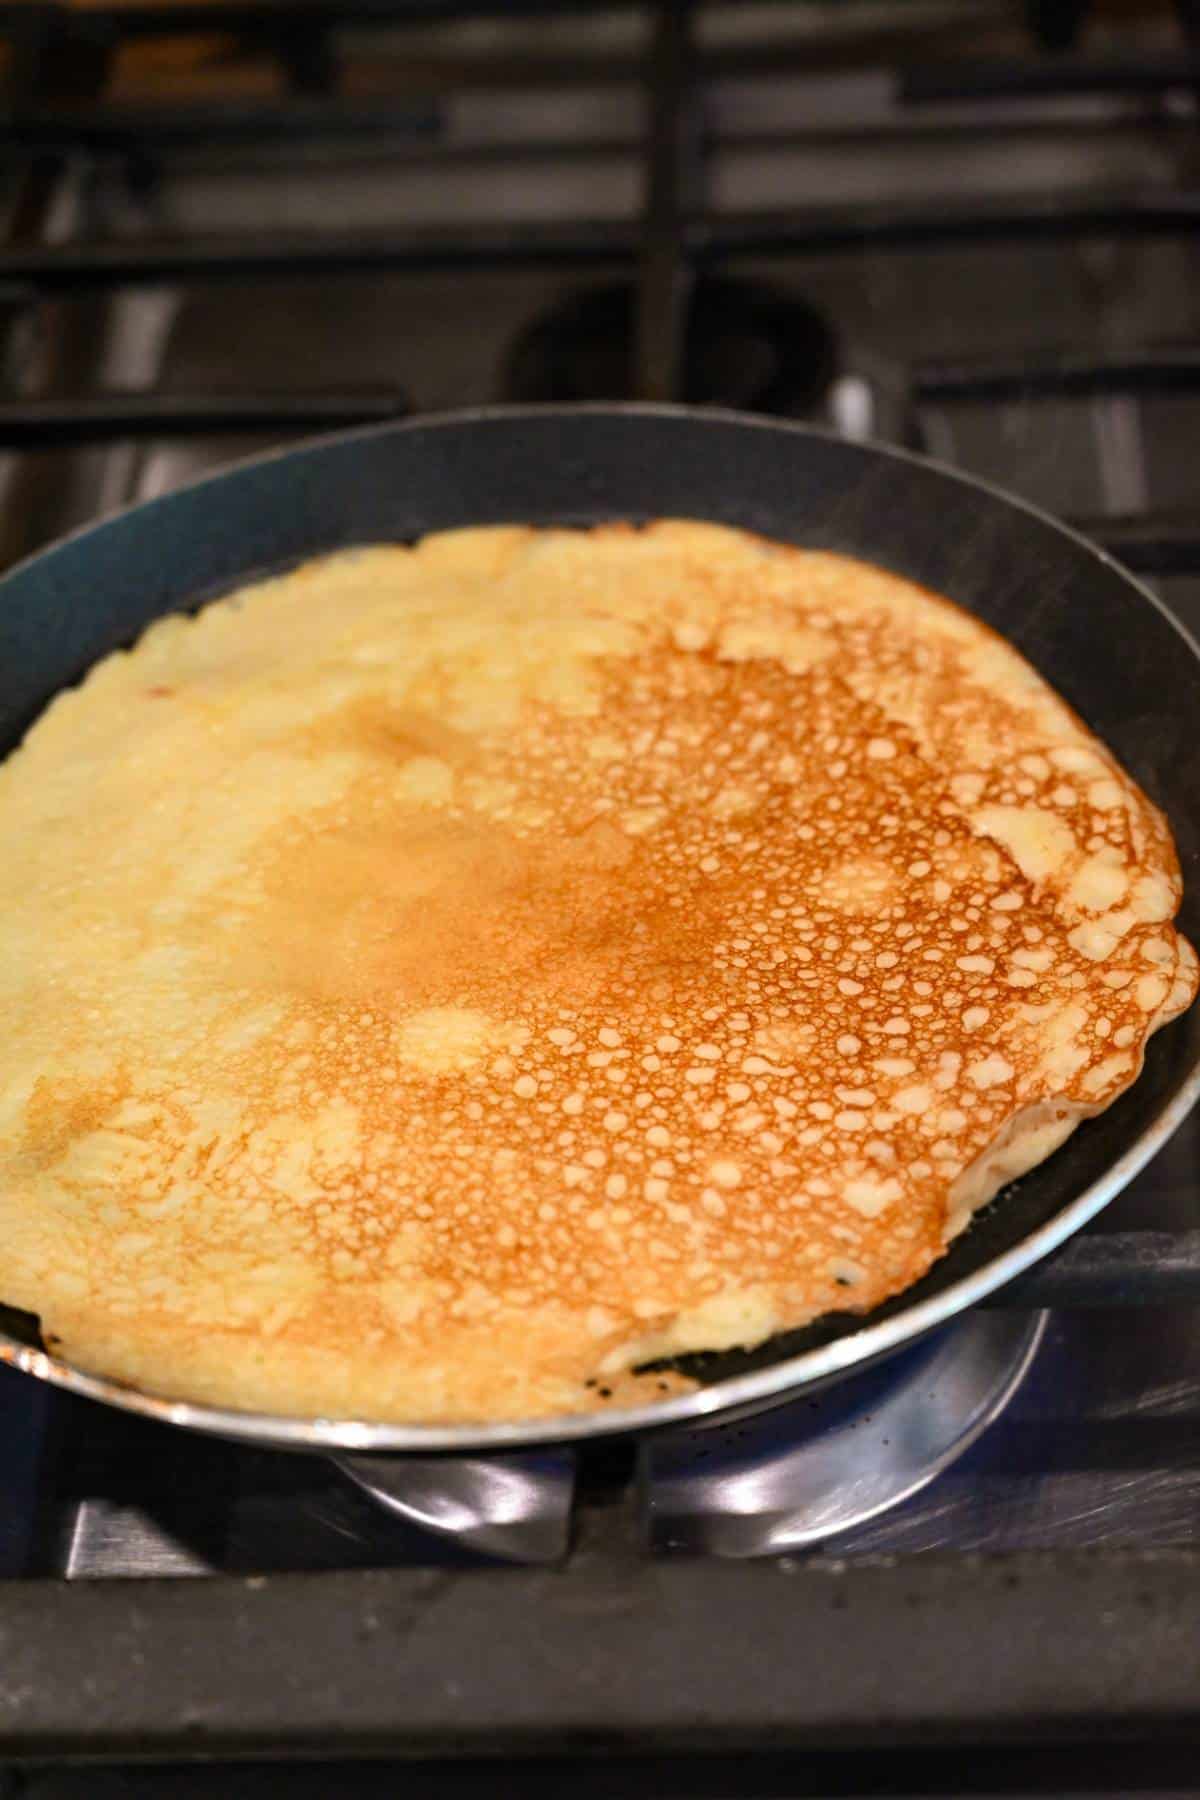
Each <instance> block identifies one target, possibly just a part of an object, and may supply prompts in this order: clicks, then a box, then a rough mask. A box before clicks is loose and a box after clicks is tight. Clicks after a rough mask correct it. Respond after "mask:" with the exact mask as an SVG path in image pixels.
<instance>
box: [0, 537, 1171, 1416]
mask: <svg viewBox="0 0 1200 1800" xmlns="http://www.w3.org/2000/svg"><path fill="white" fill-rule="evenodd" d="M0 845H2V855H0V1000H2V1006H3V1015H4V1019H5V1032H4V1036H3V1039H2V1040H0V1297H2V1298H3V1299H4V1300H5V1301H6V1302H8V1303H9V1304H11V1305H14V1306H17V1307H20V1308H24V1309H27V1310H29V1311H32V1312H35V1313H37V1314H38V1315H39V1316H40V1319H41V1322H42V1328H43V1333H44V1336H45V1339H46V1342H47V1344H48V1345H50V1346H51V1347H53V1348H54V1349H55V1350H57V1351H58V1352H60V1353H61V1354H62V1355H64V1356H65V1357H67V1358H69V1359H70V1360H71V1361H73V1362H74V1363H76V1364H78V1365H80V1366H82V1367H84V1368H86V1369H90V1370H95V1371H100V1372H102V1373H104V1374H106V1375H109V1376H112V1377H116V1378H119V1379H121V1380H124V1381H126V1382H130V1383H134V1384H136V1385H138V1386H139V1387H142V1388H145V1389H147V1390H150V1391H153V1392H155V1393H159V1394H164V1395H170V1396H179V1397H184V1398H188V1399H191V1400H194V1401H206V1402H216V1403H220V1404H222V1405H225V1406H231V1407H238V1408H249V1409H261V1410H264V1411H269V1412H274V1413H281V1414H292V1415H323V1416H330V1415H342V1416H358V1417H362V1418H367V1419H374V1420H405V1421H412V1422H433V1421H441V1422H453V1421H472V1422H490V1421H497V1420H519V1419H533V1418H536V1417H541V1416H545V1415H549V1414H556V1413H567V1412H573V1411H576V1412H577V1411H581V1410H588V1409H598V1408H603V1407H611V1406H614V1405H618V1404H625V1403H633V1402H639V1401H643V1400H647V1399H654V1398H656V1397H660V1396H662V1395H663V1394H666V1393H670V1392H676V1391H678V1390H679V1389H680V1388H681V1387H683V1386H686V1381H685V1378H684V1377H683V1376H681V1375H679V1374H677V1373H669V1372H668V1373H663V1372H662V1371H661V1370H655V1369H651V1370H649V1371H648V1372H647V1371H646V1370H645V1365H646V1364H647V1363H653V1362H655V1361H656V1360H658V1359H666V1358H670V1357H672V1356H675V1355H677V1354H678V1353H680V1352H685V1351H692V1350H698V1349H719V1348H722V1347H728V1346H732V1345H752V1344H755V1343H757V1342H759V1341H761V1340H763V1339H765V1338H766V1337H768V1336H769V1335H771V1334H772V1333H775V1332H778V1331H781V1330H783V1329H785V1328H789V1327H793V1326H798V1325H800V1324H802V1323H804V1322H806V1321H809V1320H813V1319H815V1318H817V1317H819V1316H820V1315H823V1314H826V1313H828V1312H830V1311H833V1310H844V1309H853V1310H857V1311H865V1310H867V1309H869V1308H871V1307H874V1306H876V1305H877V1304H878V1303H879V1302H881V1301H882V1300H884V1299H885V1298H886V1297H888V1296H889V1295H892V1294H895V1293H897V1292H898V1291H900V1290H902V1289H904V1288H905V1287H907V1286H908V1285H909V1284H910V1283H912V1282H914V1281H915V1280H916V1279H917V1278H918V1277H919V1276H920V1275H922V1274H923V1273H924V1271H925V1270H926V1269H928V1268H929V1266H930V1264H931V1263H932V1262H933V1261H934V1259H935V1258H937V1257H938V1256H940V1255H941V1254H942V1252H943V1251H944V1250H945V1248H946V1246H947V1243H948V1242H949V1240H950V1239H951V1237H952V1236H953V1234H954V1233H955V1232H957V1231H959V1230H961V1229H962V1228H963V1227H964V1225H966V1224H967V1222H968V1221H969V1219H970V1216H971V1214H972V1212H973V1211H974V1209H976V1208H977V1207H978V1206H980V1205H981V1204H982V1203H983V1202H985V1201H986V1200H988V1199H989V1198H990V1197H991V1196H992V1195H993V1194H994V1193H995V1192H996V1190H997V1189H998V1188H999V1187H1000V1186H1001V1185H1002V1184H1003V1183H1004V1182H1005V1181H1007V1180H1008V1179H1010V1178H1011V1177H1013V1176H1015V1175H1017V1174H1020V1173H1021V1172H1022V1171H1023V1170H1025V1169H1028V1168H1029V1167H1031V1166H1032V1165H1033V1164H1034V1163H1036V1162H1038V1161H1040V1160H1041V1159H1042V1158H1044V1157H1046V1156H1048V1155H1049V1154H1050V1153H1051V1152H1052V1151H1053V1150H1054V1149H1055V1148H1056V1147H1057V1146H1058V1145H1059V1144H1061V1143H1062V1141H1063V1140H1064V1138H1065V1137H1066V1136H1067V1135H1068V1133H1069V1132H1070V1131H1072V1130H1073V1129H1074V1128H1075V1126H1076V1125H1077V1123H1078V1122H1079V1121H1080V1120H1081V1119H1083V1118H1085V1117H1086V1116H1087V1115H1088V1114H1091V1113H1095V1112H1098V1111H1099V1110H1100V1109H1101V1108H1103V1107H1105V1106H1107V1105H1108V1104H1109V1103H1110V1102H1111V1101H1112V1100H1113V1099H1115V1098H1116V1096H1117V1095H1118V1094H1120V1093H1121V1092H1122V1091H1123V1090H1124V1089H1125V1088H1126V1087H1127V1086H1128V1085H1129V1084H1130V1082H1132V1081H1133V1080H1134V1079H1135V1077H1136V1076H1137V1074H1138V1071H1139V1069H1140V1066H1141V1062H1142V1056H1143V1051H1144V1047H1145V1044H1146V1040H1147V1038H1148V1037H1149V1035H1150V1034H1151V1032H1153V1031H1154V1030H1156V1029H1157V1028H1158V1027H1159V1026H1160V1025H1162V1024H1163V1023H1164V1022H1165V1021H1167V1020H1168V1019H1170V1018H1172V1017H1173V1016H1174V1015H1175V1014H1176V1013H1178V1012H1179V1011H1180V1010H1181V1009H1182V1008H1183V1007H1185V1006H1186V1005H1187V1004H1188V1003H1189V1002H1190V1000H1191V999H1192V997H1193V995H1194V993H1195V989H1196V959H1195V957H1194V955H1193V953H1192V951H1191V949H1190V948H1189V947H1188V945H1187V944H1186V943H1185V942H1184V941H1183V940H1182V939H1181V938H1180V937H1179V936H1178V935H1177V934H1176V932H1175V931H1174V929H1173V928H1172V924H1171V920H1172V917H1173V915H1174V914H1175V911H1176V909H1177V907H1178V904H1179V899H1180V878H1179V872H1178V867H1177V863H1176V859H1175V854H1174V850H1173V847H1172V843H1171V838H1170V834H1169V831H1168V828H1167V824H1166V822H1165V820H1164V819H1163V818H1162V816H1161V815H1160V814H1159V813H1158V812H1157V811H1156V810H1155V808H1154V807H1153V806H1152V805H1151V804H1150V803H1149V801H1148V800H1147V799H1146V798H1145V797H1144V796H1143V795H1142V794H1141V793H1140V791H1139V790H1138V788H1137V787H1136V786H1135V785H1134V783H1133V782H1132V781H1131V779H1130V778H1129V777H1128V776H1127V775H1126V774H1125V773H1124V772H1123V771H1122V769H1121V768H1120V767H1119V766H1118V764H1117V763H1116V762H1115V760H1114V759H1113V757H1112V756H1111V755H1110V754H1109V753H1108V751H1107V750H1105V748H1104V747H1103V746H1102V745H1101V744H1100V743H1098V742H1097V741H1096V739H1095V738H1094V737H1092V736H1091V735H1090V733H1089V732H1088V731H1087V730H1086V729H1085V728H1084V726H1083V725H1082V724H1081V723H1080V721H1079V720H1078V718H1076V717H1075V715H1074V714H1073V713H1072V712H1071V711H1070V710H1069V709H1068V708H1067V706H1066V705H1065V704H1063V702H1062V701H1060V700H1059V699H1058V698H1057V697H1056V696H1055V695H1054V694H1053V693H1052V692H1051V691H1050V689H1049V688H1047V687H1046V685H1045V684H1044V683H1043V682H1042V681H1041V680H1040V678H1039V677H1038V676H1037V675H1036V674H1035V673H1034V672H1033V670H1032V669H1031V668H1029V666H1028V665H1027V664H1026V663H1025V662H1024V661H1023V660H1022V659H1021V658H1020V656H1018V655H1017V653H1016V652H1015V651H1014V650H1012V649H1011V648H1010V647H1009V646H1008V645H1007V644H1005V643H1004V642H1002V641H1001V640H1000V639H999V638H997V637H996V636H995V635H994V634H993V633H992V632H990V631H989V630H988V629H986V628H985V627H984V626H983V625H981V624H980V623H979V622H978V621H977V620H975V619H974V618H971V617H970V616H968V615H967V614H966V613H964V612H961V611H959V610H958V609H956V608H955V607H954V606H952V605H951V604H949V603H948V602H946V601H944V600H941V599H939V598H936V597H934V596H933V595H931V594H928V593H925V592H923V591H921V590H920V589H918V588H916V587H914V586H912V585H910V584H909V583H907V582H905V581H902V580H900V579H898V578H896V577H894V576H892V575H890V574H886V573H884V572H883V571H882V570H879V569H876V568H872V567H869V566H866V565H864V564H861V563H857V562H854V561H850V560H847V559H845V558H842V557H838V556H832V555H825V554H817V553H813V552H807V551H802V550H795V549H789V548H784V547H782V546H779V545H775V544H771V543H767V542H765V541H763V540H761V539H757V538H754V537H752V536H749V535H746V534H743V533H740V532H736V531H732V530H727V529H723V528H718V527H715V526H711V525H706V524H700V523H694V522H671V521H665V522H661V523H658V524H655V525H652V526H649V527H647V528H645V529H640V530H635V529H632V528H628V527H620V526H611V527H605V528H602V529H596V530H592V531H587V532H575V531H566V530H554V531H537V530H532V529H523V528H517V527H513V528H501V529H486V530H467V531H460V532H453V533H449V534H444V535H439V536H434V537H430V538H427V539H425V540H424V541H423V542H421V543H420V544H418V545H416V546H415V547H414V548H403V547H396V546H392V545H386V546H378V547H366V548H363V549H359V550H354V551H350V552H346V553H343V554H339V555H335V556H331V557H328V558H325V559H323V560H320V561H317V562H313V563H310V564H308V565H307V566H305V567H303V568H301V569H299V570H297V571H295V572H294V573H291V574H288V575H286V576H283V577H281V578H278V579H275V580H270V581H265V582H262V583H259V584H258V585H256V586H253V587H250V588H246V589H244V590H243V591H242V592H240V593H239V594H237V595H235V596H234V597H232V598H231V599H228V600H225V601H222V602H220V603H217V604H214V605H210V606H207V607H206V608H205V609H204V610H203V611H202V612H200V613H199V614H198V616H196V617H194V618H182V617H172V618H168V619H164V620H162V621H160V622H159V623H157V624H155V625H154V626H152V627H151V628H150V629H149V630H148V631H147V632H146V634H145V636H144V637H143V638H142V639H141V640H140V642H139V643H138V644H137V645H136V647H135V648H134V649H133V650H132V651H130V652H128V653H122V654H118V655H114V656H111V657H109V658H108V659H107V660H106V661H104V662H102V663H101V664H99V665H98V666H97V667H96V668H95V669H93V670H92V672H91V673H90V674H89V675H88V677H87V679H86V680H85V681H84V682H83V683H82V685H81V686H80V687H79V688H78V689H76V690H74V691H72V692H69V693H66V694H63V695H61V696H60V697H59V698H58V699H57V700H56V701H55V702H54V704H53V705H52V706H51V707H50V708H49V710H48V711H47V712H46V714H45V715H44V716H43V718H42V719H41V720H40V721H39V723H38V724H37V725H36V726H35V727H34V729H33V730H32V731H31V733H30V735H29V737H28V739H27V740H26V742H25V744H24V745H23V747H22V748H21V749H20V750H19V751H18V752H17V753H16V754H15V755H14V756H12V757H11V758H10V759H9V761H8V762H7V764H6V765H5V766H4V767H3V769H2V770H0Z"/></svg>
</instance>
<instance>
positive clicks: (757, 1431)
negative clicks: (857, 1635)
mask: <svg viewBox="0 0 1200 1800" xmlns="http://www.w3.org/2000/svg"><path fill="white" fill-rule="evenodd" d="M1045 1321H1046V1314H1045V1313H1023V1312H1016V1313H1009V1312H982V1311H981V1312H976V1313H973V1314H972V1315H971V1316H970V1317H969V1318H967V1319H964V1320H962V1321H961V1322H960V1323H958V1324H956V1325H950V1326H947V1327H946V1328H945V1329H944V1330H943V1331H940V1332H938V1333H937V1334H936V1335H935V1336H933V1337H930V1338H927V1339H925V1341H924V1342H923V1343H921V1344H918V1345H917V1346H916V1347H915V1348H914V1349H912V1350H908V1351H906V1352H904V1353H903V1354H902V1355H899V1356H895V1357H891V1358H889V1359H888V1360H887V1361H886V1362H885V1363H882V1364H879V1365H877V1366H876V1367H875V1368H872V1369H868V1370H866V1371H865V1372H864V1373H859V1374H854V1375H851V1376H848V1377H847V1378H846V1379H845V1380H844V1381H837V1382H833V1383H831V1384H830V1385H828V1386H827V1387H825V1388H823V1389H822V1390H821V1391H820V1392H819V1393H817V1394H815V1395H812V1394H810V1395H806V1396H804V1397H802V1398H800V1399H796V1400H793V1401H791V1402H785V1403H784V1404H782V1405H780V1406H776V1407H774V1408H772V1410H771V1411H770V1412H767V1413H761V1414H758V1415H756V1416H754V1417H752V1418H750V1419H745V1420H741V1421H738V1422H734V1423H731V1424H726V1425H713V1426H709V1427H707V1428H703V1427H702V1428H700V1429H696V1430H689V1431H678V1430H676V1431H664V1432H662V1433H660V1434H658V1435H656V1436H654V1437H652V1438H650V1439H648V1440H647V1441H646V1443H645V1444H644V1445H643V1447H642V1451H641V1455H640V1458H639V1463H638V1481H637V1506H638V1513H639V1518H640V1527H641V1534H642V1536H643V1538H644V1540H645V1541H646V1543H647V1545H648V1547H649V1548H650V1549H652V1550H685V1551H693V1552H702V1553H704V1554H707V1555H710V1556H724V1557H749V1556H770V1555H778V1554H780V1553H781V1552H786V1551H793V1550H799V1549H803V1548H806V1547H808V1546H810V1545H813V1544H817V1543H820V1542H822V1541H823V1540H824V1539H825V1538H828V1537H832V1536H834V1535H836V1534H837V1533H838V1532H842V1531H846V1530H848V1529H849V1528H850V1527H851V1526H853V1525H860V1524H862V1523H864V1522H865V1521H866V1520H867V1519H871V1518H874V1517H875V1516H876V1515H877V1514H878V1513H881V1512H884V1511H886V1510H887V1509H888V1508H889V1507H892V1506H897V1505H899V1503H900V1502H901V1501H902V1500H906V1499H908V1497H909V1496H910V1495H911V1494H915V1493H916V1492H917V1491H918V1490H919V1489H920V1488H922V1487H924V1486H925V1485H926V1483H927V1482H930V1481H932V1480H933V1478H934V1476H935V1475H939V1474H940V1473H941V1471H942V1470H943V1469H945V1468H947V1467H948V1466H949V1464H950V1463H952V1462H954V1461H955V1459H956V1458H957V1457H959V1456H961V1455H962V1453H963V1451H965V1450H967V1449H969V1448H970V1446H971V1445H972V1444H973V1443H974V1442H975V1440H976V1438H977V1437H979V1435H980V1433H981V1432H983V1431H984V1430H985V1429H986V1428H987V1426H989V1425H990V1424H991V1423H992V1421H993V1420H994V1419H996V1418H997V1417H998V1416H999V1415H1000V1413H1001V1412H1002V1411H1003V1410H1004V1408H1005V1406H1006V1405H1007V1404H1008V1401H1009V1400H1010V1399H1011V1398H1012V1396H1013V1394H1014V1393H1015V1392H1016V1390H1017V1388H1018V1386H1019V1385H1020V1383H1021V1381H1022V1379H1023V1378H1024V1376H1025V1373H1026V1371H1027V1370H1028V1368H1029V1366H1030V1364H1031V1362H1032V1361H1033V1358H1034V1355H1035V1353H1036V1351H1037V1347H1038V1345H1039V1343H1040V1342H1041V1338H1042V1332H1043V1330H1044V1328H1045ZM337 1462H338V1465H339V1467H340V1468H341V1469H342V1471H343V1472H344V1473H345V1474H347V1475H349V1476H350V1477H351V1479H352V1480H353V1481H355V1482H356V1483H357V1484H358V1485H359V1486H360V1487H361V1488H363V1489H365V1490H366V1492H367V1493H368V1494H369V1495H370V1496H371V1498H372V1499H373V1500H375V1501H376V1503H377V1504H378V1505H380V1506H382V1507H383V1508H384V1509H385V1511H387V1512H389V1513H391V1514H392V1515H393V1516H394V1517H400V1518H403V1519H405V1520H407V1521H408V1522H409V1523H411V1524H416V1525H420V1526H422V1527H423V1528H424V1529H425V1530H427V1531H432V1532H434V1533H436V1534H438V1535H439V1536H444V1537H452V1538H454V1539H455V1541H456V1542H457V1543H458V1544H459V1545H460V1546H462V1547H464V1548H468V1549H472V1550H475V1551H478V1552H479V1553H481V1554H482V1555H485V1556H489V1557H495V1558H499V1559H501V1560H505V1561H512V1562H554V1561H557V1560H559V1559H560V1558H561V1557H562V1556H563V1555H565V1553H566V1550H567V1547H568V1541H569V1532H570V1513H571V1505H572V1498H573V1491H574V1487H575V1460H574V1457H573V1455H572V1452H571V1451H570V1449H569V1448H563V1449H549V1450H542V1451H534V1452H527V1453H524V1454H518V1455H512V1456H495V1457H453V1456H448V1457H434V1456H419V1457H403V1456H393V1457H387V1456H354V1455H351V1456H342V1457H339V1458H337Z"/></svg>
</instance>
